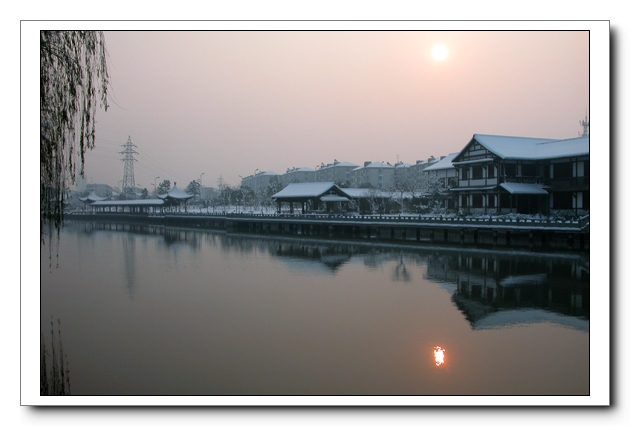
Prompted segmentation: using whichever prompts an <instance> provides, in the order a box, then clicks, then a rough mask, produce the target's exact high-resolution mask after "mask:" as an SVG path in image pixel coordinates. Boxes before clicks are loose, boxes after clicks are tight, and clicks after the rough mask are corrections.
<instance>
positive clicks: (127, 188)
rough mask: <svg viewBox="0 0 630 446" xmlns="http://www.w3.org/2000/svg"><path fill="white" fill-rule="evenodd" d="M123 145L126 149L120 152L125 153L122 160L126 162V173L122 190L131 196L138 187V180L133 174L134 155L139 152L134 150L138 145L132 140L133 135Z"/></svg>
mask: <svg viewBox="0 0 630 446" xmlns="http://www.w3.org/2000/svg"><path fill="white" fill-rule="evenodd" d="M121 147H124V148H125V150H123V151H122V152H120V153H121V154H122V155H123V158H122V161H124V162H125V173H124V175H123V182H122V183H123V184H122V192H123V193H124V194H125V195H127V196H129V195H131V194H133V191H134V188H135V187H136V181H135V179H134V176H133V162H134V161H136V159H135V158H134V157H133V155H134V153H138V152H136V151H135V150H133V148H134V147H136V145H135V144H134V143H132V142H131V136H130V137H129V138H128V139H127V143H126V144H123V145H122V146H121Z"/></svg>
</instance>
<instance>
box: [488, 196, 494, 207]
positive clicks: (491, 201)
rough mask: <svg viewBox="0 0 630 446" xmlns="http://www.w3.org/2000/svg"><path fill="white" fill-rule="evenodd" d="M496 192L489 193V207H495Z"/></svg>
mask: <svg viewBox="0 0 630 446" xmlns="http://www.w3.org/2000/svg"><path fill="white" fill-rule="evenodd" d="M494 201H495V200H494V194H488V207H489V208H493V207H494V206H495V204H494Z"/></svg>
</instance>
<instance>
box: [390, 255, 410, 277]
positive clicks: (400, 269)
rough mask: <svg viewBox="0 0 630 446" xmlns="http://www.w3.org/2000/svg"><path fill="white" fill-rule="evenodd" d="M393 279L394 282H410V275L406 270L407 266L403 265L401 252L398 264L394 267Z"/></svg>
mask: <svg viewBox="0 0 630 446" xmlns="http://www.w3.org/2000/svg"><path fill="white" fill-rule="evenodd" d="M393 279H394V281H396V282H411V274H410V273H409V271H408V270H407V265H405V261H404V259H403V255H402V252H401V253H400V259H399V261H398V263H397V264H396V266H395V267H394V275H393Z"/></svg>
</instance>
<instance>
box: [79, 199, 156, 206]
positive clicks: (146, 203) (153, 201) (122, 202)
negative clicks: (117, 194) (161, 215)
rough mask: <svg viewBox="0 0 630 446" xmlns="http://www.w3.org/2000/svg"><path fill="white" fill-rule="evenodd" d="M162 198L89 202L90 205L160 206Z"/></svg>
mask: <svg viewBox="0 0 630 446" xmlns="http://www.w3.org/2000/svg"><path fill="white" fill-rule="evenodd" d="M163 204H164V200H160V199H158V198H148V199H146V200H112V201H97V202H95V203H91V205H92V206H162V205H163Z"/></svg>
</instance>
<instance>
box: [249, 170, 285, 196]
mask: <svg viewBox="0 0 630 446" xmlns="http://www.w3.org/2000/svg"><path fill="white" fill-rule="evenodd" d="M274 180H275V181H278V182H279V183H280V184H282V175H280V174H277V173H275V172H271V171H258V172H256V173H255V174H253V175H248V176H246V177H242V179H241V187H249V188H250V189H252V190H253V191H254V192H255V193H256V194H260V193H265V192H266V191H267V188H268V186H269V184H270V183H271V182H272V181H274Z"/></svg>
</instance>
